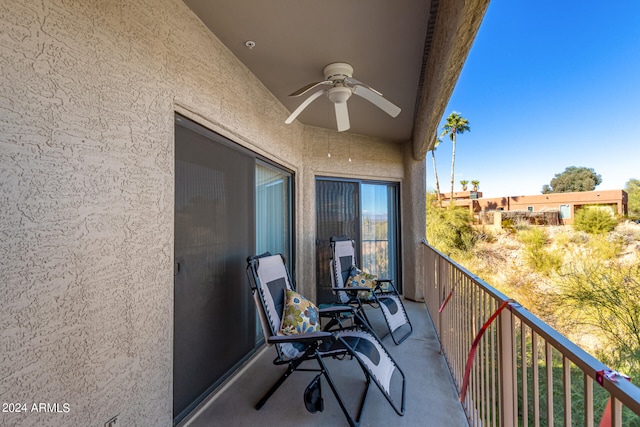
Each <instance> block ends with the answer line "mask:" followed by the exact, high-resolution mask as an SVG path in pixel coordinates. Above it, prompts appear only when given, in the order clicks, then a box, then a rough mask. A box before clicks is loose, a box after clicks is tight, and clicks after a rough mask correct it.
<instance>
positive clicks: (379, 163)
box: [298, 127, 404, 295]
mask: <svg viewBox="0 0 640 427" xmlns="http://www.w3.org/2000/svg"><path fill="white" fill-rule="evenodd" d="M303 151H304V155H303V166H304V167H303V171H304V172H303V175H302V177H301V184H302V186H303V187H304V188H305V192H304V194H303V195H302V199H301V200H302V203H300V204H299V205H300V206H301V207H302V208H303V212H302V216H301V218H302V221H303V223H304V229H303V233H302V235H301V240H299V241H298V243H299V244H298V249H299V250H300V251H301V252H300V257H299V258H298V259H301V260H302V261H303V265H304V266H307V267H310V268H308V269H307V270H306V271H305V273H304V274H303V275H302V276H301V280H299V281H298V286H299V289H300V290H301V291H302V293H304V294H306V295H315V282H316V268H315V262H316V261H315V256H316V245H315V241H316V225H315V224H316V209H315V197H316V195H315V178H316V177H317V176H335V177H342V178H361V179H371V180H379V181H391V182H402V179H403V177H404V171H403V166H402V162H403V151H402V144H389V143H386V142H384V141H382V140H377V139H373V138H369V137H365V136H361V135H353V134H345V133H338V132H333V131H330V130H326V129H321V128H314V127H307V128H305V131H304V150H303ZM329 151H330V153H331V157H328V155H327V154H328V153H329ZM349 157H351V162H349ZM327 262H328V260H327Z"/></svg>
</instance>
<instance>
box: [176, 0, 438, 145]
mask: <svg viewBox="0 0 640 427" xmlns="http://www.w3.org/2000/svg"><path fill="white" fill-rule="evenodd" d="M184 2H185V4H186V5H187V6H189V7H190V8H191V9H192V10H193V11H194V12H195V13H196V15H198V17H199V18H200V19H201V20H202V22H203V23H204V24H205V25H207V26H208V27H209V29H210V30H211V31H212V32H213V33H214V34H215V35H216V36H217V37H218V38H219V39H220V40H221V41H222V42H223V43H224V44H225V45H226V46H227V47H228V48H229V50H230V51H231V52H232V53H233V54H234V55H235V56H236V57H237V58H238V59H239V60H240V61H242V62H243V63H244V64H245V65H246V66H247V68H248V69H249V70H251V72H252V73H253V74H255V75H256V76H257V78H258V79H259V80H260V81H262V83H263V84H264V85H265V86H266V87H267V88H268V89H269V90H270V91H271V92H272V93H273V94H274V96H276V97H277V98H278V99H279V100H280V102H282V104H283V105H285V106H286V107H287V108H288V109H289V111H293V110H294V109H295V108H296V107H297V106H298V105H299V104H300V103H301V102H302V101H303V100H304V99H305V97H306V96H302V97H299V98H290V97H288V94H290V93H291V92H293V91H295V90H297V89H298V88H300V87H302V86H304V85H306V84H308V83H311V82H315V81H320V80H323V79H324V76H323V74H322V69H323V68H324V66H325V65H327V64H329V63H331V62H347V63H349V64H351V65H352V66H353V68H354V73H353V77H354V78H356V79H358V80H360V81H362V82H364V83H366V84H368V85H370V86H372V87H373V88H375V89H377V90H378V91H380V92H382V93H383V94H384V96H385V98H387V99H388V100H390V101H391V102H393V103H394V104H396V105H398V106H399V107H400V108H401V109H402V111H401V113H400V115H399V116H398V117H396V118H391V117H390V116H388V115H387V114H386V113H384V112H383V111H381V110H379V109H378V108H377V107H375V106H373V105H372V104H370V103H369V102H367V101H365V100H364V99H361V98H359V97H356V96H353V97H351V98H350V99H349V101H348V107H349V116H350V121H351V129H350V130H349V132H353V133H357V134H362V135H370V136H376V137H380V138H384V139H387V140H390V141H398V142H400V141H409V140H410V139H411V137H412V132H413V127H414V115H415V108H416V102H417V97H418V94H419V93H420V90H421V82H420V74H421V70H422V68H423V58H424V56H425V52H424V51H425V40H426V37H427V27H428V24H429V22H430V21H429V18H430V7H431V0H402V1H397V0H396V1H391V0H346V1H345V0H342V1H337V0H324V1H301V0H273V1H265V0H215V1H211V0H184ZM434 4H437V2H434ZM431 25H433V24H431ZM248 40H251V41H253V42H255V47H254V48H253V49H249V48H247V47H246V46H245V43H246V42H247V41H248ZM307 96H308V95H307ZM285 119H286V116H283V117H282V121H283V122H284V120H285ZM298 120H299V121H301V122H302V123H304V124H307V125H311V126H318V127H325V128H330V129H336V125H335V113H334V109H333V104H331V102H330V101H329V100H328V99H327V98H326V97H321V98H319V99H317V100H316V101H314V102H313V103H312V104H311V105H310V106H309V107H308V108H307V109H306V110H305V111H304V112H303V113H302V114H300V116H298Z"/></svg>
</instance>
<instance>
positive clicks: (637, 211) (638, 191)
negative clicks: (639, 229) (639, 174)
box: [624, 178, 640, 219]
mask: <svg viewBox="0 0 640 427" xmlns="http://www.w3.org/2000/svg"><path fill="white" fill-rule="evenodd" d="M624 191H626V192H627V195H628V196H629V198H628V201H627V206H628V208H629V217H630V218H632V219H640V179H635V178H632V179H630V180H629V181H627V183H626V184H625V186H624Z"/></svg>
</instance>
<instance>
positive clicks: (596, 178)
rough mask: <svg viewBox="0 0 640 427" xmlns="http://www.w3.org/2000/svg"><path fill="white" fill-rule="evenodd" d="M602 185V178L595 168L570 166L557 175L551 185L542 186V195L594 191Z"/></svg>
mask: <svg viewBox="0 0 640 427" xmlns="http://www.w3.org/2000/svg"><path fill="white" fill-rule="evenodd" d="M601 183H602V177H601V176H600V175H599V174H597V173H596V171H595V170H593V168H587V167H584V166H580V167H576V166H569V167H567V168H566V169H565V170H564V172H561V173H557V174H556V175H555V176H554V177H553V179H552V180H551V183H550V184H545V185H543V186H542V194H549V193H568V192H571V191H593V190H595V188H596V186H597V185H600V184H601Z"/></svg>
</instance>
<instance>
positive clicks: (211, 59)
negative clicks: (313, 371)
mask: <svg viewBox="0 0 640 427" xmlns="http://www.w3.org/2000/svg"><path fill="white" fill-rule="evenodd" d="M0 53H1V55H0V75H1V76H2V80H1V82H0V204H1V206H2V208H1V209H0V237H1V238H0V277H2V280H1V281H0V292H1V294H2V299H1V300H0V328H1V334H2V339H1V340H0V397H1V398H2V400H3V401H7V402H27V403H29V405H31V404H32V403H33V402H45V403H59V404H61V405H62V404H63V403H68V404H69V412H68V413H56V414H50V413H28V414H5V413H0V425H3V426H12V425H24V426H28V425H39V426H41V425H87V426H88V425H98V426H101V425H103V424H104V422H105V421H106V420H107V419H109V418H110V417H112V416H114V415H116V414H117V415H119V423H120V425H145V426H161V425H167V426H168V425H171V423H172V384H171V383H172V352H173V348H172V345H173V342H172V333H173V203H174V194H173V187H174V176H173V167H174V166H173V165H174V157H173V150H174V138H173V126H174V124H173V117H174V112H175V111H178V112H180V113H182V114H184V115H186V116H188V117H190V118H192V119H194V120H196V121H198V122H200V123H201V124H204V125H205V126H207V127H209V128H211V129H212V130H214V131H216V132H219V133H221V134H223V135H225V136H227V137H229V138H230V139H232V140H234V141H236V142H237V143H239V144H242V145H244V146H246V147H248V148H250V149H253V150H255V151H257V152H259V153H261V154H264V155H266V156H267V157H269V158H271V159H272V160H275V161H277V162H278V163H280V164H282V165H283V166H286V167H288V168H290V169H292V170H293V171H294V172H295V173H296V198H297V200H298V203H297V205H296V237H297V242H298V245H297V260H298V275H299V276H300V275H301V274H303V273H302V272H305V271H315V268H314V263H315V260H314V259H313V255H312V253H313V239H314V237H313V236H314V233H315V222H314V217H313V215H314V212H315V206H314V195H313V188H314V186H313V177H314V176H315V175H316V174H318V175H336V176H354V177H365V178H377V179H389V180H402V178H403V176H404V169H403V163H402V162H403V158H404V157H405V155H404V154H403V152H402V150H401V148H400V146H397V145H392V144H385V143H384V141H378V140H371V139H369V138H366V137H358V136H347V135H341V134H337V133H336V132H331V131H323V130H319V129H306V130H305V129H304V128H303V126H302V125H300V124H299V123H294V124H293V125H291V126H285V125H284V124H283V118H284V117H286V116H287V115H288V112H287V111H286V110H285V109H284V107H283V106H282V105H281V104H279V103H278V101H277V100H276V99H275V98H274V97H273V96H272V95H271V94H270V93H269V92H268V91H267V90H266V88H265V87H264V86H263V85H262V84H261V83H260V82H259V81H257V80H256V79H255V77H254V76H253V75H252V74H251V73H250V72H249V71H248V70H247V69H246V68H245V67H244V66H243V65H242V64H241V63H239V62H238V61H237V59H236V58H235V57H233V55H231V53H230V52H229V51H228V50H227V49H226V48H225V47H224V46H223V45H222V44H221V43H220V42H219V41H218V40H217V39H216V38H215V36H214V35H212V34H211V33H210V32H208V31H207V30H206V28H205V27H204V26H203V25H202V23H201V22H200V21H199V20H198V19H197V18H196V17H195V16H194V15H193V14H192V13H191V12H190V11H189V10H188V8H187V7H186V6H185V5H184V4H183V3H182V2H181V1H179V0H131V1H123V0H113V1H104V0H66V1H54V0H42V1H39V2H31V1H26V2H22V1H11V0H0ZM326 135H329V136H330V137H332V138H335V144H332V147H335V148H332V159H331V161H329V160H328V159H326V151H323V150H324V149H323V148H322V144H316V142H317V140H318V139H319V138H320V139H322V138H324V136H326ZM347 140H351V141H352V154H353V153H354V152H357V153H358V154H357V155H353V158H354V162H353V163H352V164H349V163H348V162H347V161H346V160H345V159H346V158H345V157H344V155H343V154H344V152H345V151H344V150H345V144H344V143H345V141H347ZM334 150H335V151H334ZM341 153H342V154H341ZM334 162H335V163H334ZM340 162H342V163H340ZM309 249H311V251H310V250H309ZM305 254H306V255H305ZM310 254H311V255H310ZM298 281H299V282H301V280H300V277H299V278H298ZM303 289H304V290H305V291H306V288H303ZM61 408H62V407H61Z"/></svg>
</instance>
